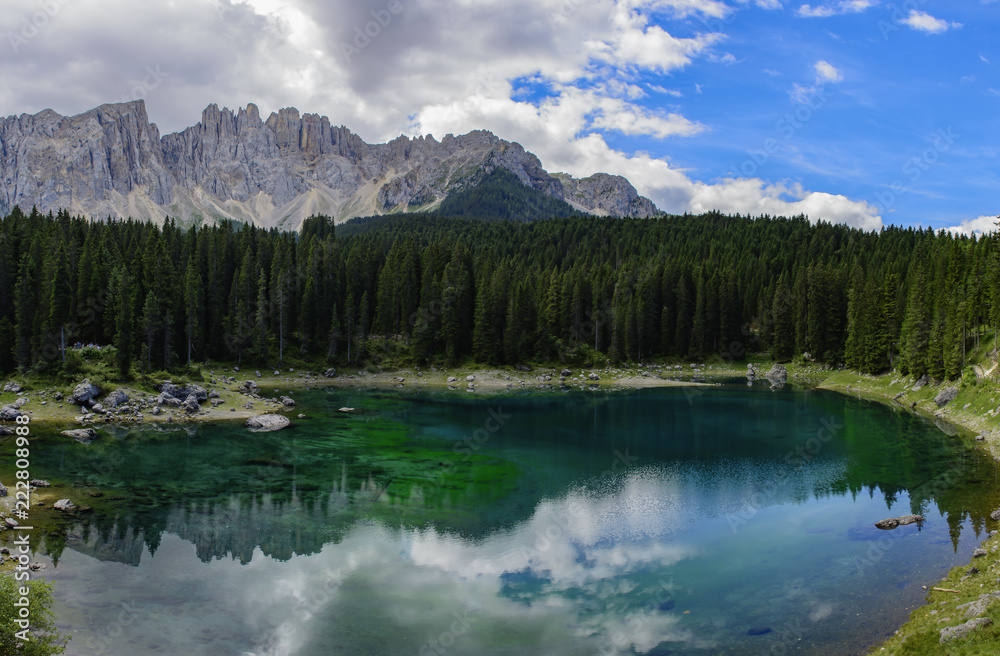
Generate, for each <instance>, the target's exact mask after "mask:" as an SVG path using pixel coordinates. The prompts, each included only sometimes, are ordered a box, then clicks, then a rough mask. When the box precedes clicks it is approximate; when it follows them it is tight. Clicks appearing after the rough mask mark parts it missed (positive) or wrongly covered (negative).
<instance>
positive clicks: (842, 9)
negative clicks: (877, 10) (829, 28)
mask: <svg viewBox="0 0 1000 656" xmlns="http://www.w3.org/2000/svg"><path fill="white" fill-rule="evenodd" d="M877 4H878V0H842V1H841V2H837V3H834V4H830V5H822V6H818V7H813V6H811V5H802V6H801V7H799V9H798V11H797V12H796V13H797V14H798V15H799V16H801V17H803V18H829V17H830V16H840V15H843V14H860V13H862V12H864V11H865V10H867V9H869V8H871V7H874V6H876V5H877Z"/></svg>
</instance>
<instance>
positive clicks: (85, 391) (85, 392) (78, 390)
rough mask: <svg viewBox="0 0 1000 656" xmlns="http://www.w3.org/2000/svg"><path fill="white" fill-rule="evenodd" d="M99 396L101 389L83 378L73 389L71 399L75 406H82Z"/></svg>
mask: <svg viewBox="0 0 1000 656" xmlns="http://www.w3.org/2000/svg"><path fill="white" fill-rule="evenodd" d="M100 395H101V388H100V387H98V386H97V385H94V384H93V383H91V382H90V379H89V378H84V379H83V382H82V383H80V384H79V385H77V386H76V387H75V388H74V389H73V398H74V399H76V401H77V404H84V403H86V402H87V401H91V400H93V399H94V398H96V397H98V396H100Z"/></svg>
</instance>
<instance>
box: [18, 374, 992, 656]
mask: <svg viewBox="0 0 1000 656" xmlns="http://www.w3.org/2000/svg"><path fill="white" fill-rule="evenodd" d="M295 397H296V399H297V401H298V407H297V409H296V411H297V412H303V413H305V414H306V415H308V418H306V419H301V420H293V426H292V427H291V428H289V429H287V430H285V431H281V432H277V433H250V432H248V431H247V430H246V429H245V428H243V426H242V424H240V423H234V424H231V425H227V424H216V425H202V426H197V427H190V428H177V429H141V430H130V431H126V430H124V429H118V430H107V431H102V436H101V438H100V439H99V440H98V441H96V442H95V443H93V444H91V445H89V446H84V445H80V444H77V443H75V442H72V441H70V442H68V443H67V441H66V439H65V438H60V437H57V436H51V437H49V436H46V437H42V438H40V439H39V441H38V442H36V443H35V445H34V446H33V456H34V459H33V462H32V466H33V468H34V470H35V471H34V472H33V473H34V474H35V475H37V476H39V477H43V478H45V477H47V478H50V479H52V480H54V481H61V482H64V483H65V484H67V485H72V486H77V487H79V488H81V490H82V491H79V492H76V494H78V495H80V496H82V497H83V498H84V499H85V500H86V499H90V502H89V505H91V506H92V510H90V511H88V512H82V513H79V514H78V515H77V516H76V517H75V518H74V519H72V520H69V521H68V522H67V524H66V525H65V526H64V527H62V528H60V529H59V530H53V531H51V532H50V534H49V535H48V536H46V537H45V540H44V548H43V549H42V552H43V553H41V554H40V555H39V560H41V561H43V562H46V563H47V564H48V568H47V569H46V570H44V572H43V574H44V575H45V577H46V578H49V579H51V580H53V581H55V582H56V586H57V587H56V598H57V605H56V609H55V610H56V613H57V615H58V618H59V624H60V626H62V627H63V629H64V630H66V631H69V632H70V633H72V635H73V640H72V642H71V643H70V647H69V649H68V650H67V653H68V654H80V655H83V654H112V655H122V656H125V655H128V656H137V655H144V654H171V655H174V654H192V655H205V656H209V655H211V656H220V655H229V654H232V655H234V656H248V655H251V654H252V655H255V656H292V655H295V656H320V655H323V656H327V655H342V654H343V655H349V654H350V655H354V654H357V655H373V656H377V655H381V654H386V655H388V654H393V655H397V654H415V655H419V656H423V655H426V654H437V655H440V656H443V655H444V654H455V655H460V654H462V655H464V654H487V655H488V654H539V655H541V654H545V655H554V654H566V655H577V654H580V655H582V654H587V655H601V654H652V655H663V654H699V655H700V654H706V655H707V654H785V653H795V654H823V655H831V654H856V653H863V652H864V650H865V649H866V648H867V647H869V646H871V645H872V644H875V643H877V642H879V641H880V640H881V639H883V638H884V637H885V636H887V635H889V634H891V633H892V632H893V631H894V630H895V629H896V628H898V626H899V625H901V624H902V623H903V622H904V621H905V620H906V617H907V616H908V614H909V611H910V610H911V609H912V608H914V607H916V606H918V605H920V604H921V603H923V600H924V598H925V596H926V592H925V591H924V590H922V589H921V586H922V585H932V584H934V583H936V582H937V580H939V579H940V577H941V576H942V575H943V574H944V573H945V572H946V571H947V570H948V569H949V568H950V567H952V566H954V565H957V564H964V563H967V562H969V559H970V557H971V552H972V550H973V549H974V548H975V547H976V546H978V544H979V542H981V541H982V539H984V537H985V531H986V530H987V524H988V523H989V520H988V519H987V517H988V513H989V512H990V511H991V510H993V509H995V508H996V507H998V505H1000V498H998V497H997V494H996V493H995V492H994V491H992V490H993V489H996V486H995V482H996V480H997V477H998V473H1000V471H998V467H997V465H996V463H995V462H994V461H992V460H990V459H988V458H986V457H984V456H982V455H980V454H979V453H978V452H977V451H976V450H975V449H974V447H973V446H972V445H971V443H970V441H969V440H968V438H967V437H966V438H963V437H960V436H949V435H948V434H946V433H945V432H943V431H942V430H940V429H939V428H938V427H936V426H934V425H933V424H930V423H929V422H927V421H925V420H922V419H920V418H917V417H915V416H913V415H910V414H908V413H906V412H902V411H896V410H893V409H890V408H887V407H885V406H881V405H877V404H872V403H867V402H863V401H858V400H856V399H852V398H849V397H846V396H842V395H838V394H834V393H828V392H822V391H810V390H801V389H798V390H796V389H788V388H786V389H783V390H779V391H771V390H770V389H768V388H767V387H766V386H763V387H752V388H748V387H747V386H746V384H745V383H744V384H740V385H735V384H734V385H727V386H721V387H711V388H702V389H700V390H698V391H697V392H692V391H691V390H684V389H676V388H672V389H650V390H638V391H633V392H613V393H609V392H584V391H573V392H566V393H559V392H553V393H549V394H545V395H538V394H532V395H527V394H524V395H521V394H509V395H498V396H485V395H479V394H468V393H461V394H457V393H448V394H443V393H439V394H425V395H418V394H403V393H400V394H390V393H387V392H384V391H383V392H374V391H367V392H360V391H350V390H343V389H330V390H312V391H305V390H303V391H298V392H296V393H295ZM343 406H350V407H354V408H357V409H358V412H356V413H354V414H344V413H338V412H336V410H337V408H340V407H343ZM910 513H916V514H921V515H924V516H925V517H926V522H925V523H924V524H923V525H922V526H917V525H911V526H906V527H900V528H899V529H896V530H894V531H879V530H878V529H876V528H875V527H874V523H875V522H876V521H878V520H880V519H883V518H885V517H891V516H899V515H904V514H910ZM45 554H47V555H45Z"/></svg>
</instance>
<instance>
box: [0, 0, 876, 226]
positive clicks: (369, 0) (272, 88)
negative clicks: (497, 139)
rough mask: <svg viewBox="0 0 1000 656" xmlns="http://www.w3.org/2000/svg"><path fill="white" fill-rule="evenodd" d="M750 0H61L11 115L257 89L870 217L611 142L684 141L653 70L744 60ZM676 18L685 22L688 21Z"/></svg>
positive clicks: (863, 210)
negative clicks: (741, 41) (732, 50)
mask: <svg viewBox="0 0 1000 656" xmlns="http://www.w3.org/2000/svg"><path fill="white" fill-rule="evenodd" d="M750 4H753V5H755V6H758V7H763V8H770V9H775V8H779V7H780V2H777V1H775V0H755V1H753V2H751V0H741V1H740V2H739V3H738V4H737V5H727V4H726V3H724V2H721V1H719V0H594V1H592V2H580V1H574V0H571V1H567V0H540V1H539V0H480V1H478V2H475V3H471V2H456V1H455V0H421V1H420V2H416V1H415V0H242V1H241V0H174V1H173V2H170V3H153V4H148V5H143V8H142V10H141V11H140V10H136V9H135V7H134V5H133V4H132V3H130V2H128V1H127V0H100V1H98V0H74V2H72V3H59V4H58V5H56V4H55V3H53V6H57V7H58V10H57V11H56V12H55V13H54V14H52V15H51V16H45V17H44V21H43V22H44V24H42V25H40V26H38V27H37V28H34V27H33V28H31V29H30V30H28V32H30V34H27V35H26V36H24V37H19V38H21V39H23V43H22V42H18V43H17V44H16V45H17V48H16V51H15V52H14V53H13V56H5V57H3V58H0V91H2V93H0V114H15V113H21V112H37V111H40V110H42V109H45V108H52V109H54V110H56V111H58V112H60V113H63V114H76V113H79V112H82V111H86V110H87V109H90V108H91V107H94V106H97V105H99V104H102V103H105V102H113V101H121V100H131V99H135V98H138V97H142V98H145V99H146V101H147V103H146V105H147V109H148V111H149V113H150V117H151V119H152V120H154V121H156V122H157V123H158V125H159V127H160V129H161V132H163V133H166V132H171V131H176V130H180V129H183V128H184V127H187V126H188V125H191V124H192V123H194V122H195V121H196V120H197V118H198V117H199V116H200V113H201V110H202V109H203V108H204V107H206V106H207V105H209V104H211V103H218V104H219V105H225V106H229V107H238V106H245V105H246V104H247V103H248V102H254V103H256V104H257V105H258V106H259V107H260V108H261V110H262V111H263V112H264V113H265V115H266V113H267V112H268V111H274V110H277V109H280V108H282V107H287V106H295V107H298V108H299V109H300V110H302V111H307V112H316V113H321V114H325V115H327V116H329V117H330V118H331V120H332V121H333V122H334V123H335V124H343V125H346V126H348V127H349V128H350V129H352V130H353V131H355V132H357V133H358V134H359V135H360V136H361V137H362V138H364V139H366V140H367V141H370V142H373V141H387V140H390V139H392V138H394V137H396V136H398V135H400V134H408V135H420V134H427V133H432V134H434V135H435V136H437V137H439V138H440V137H442V136H444V135H445V134H448V133H453V134H458V133H462V132H466V131H469V130H473V129H488V130H491V131H493V132H494V133H496V134H497V135H499V136H501V137H502V138H505V139H509V140H513V141H518V142H520V143H521V144H522V145H523V146H524V147H525V148H527V149H528V150H530V151H532V152H534V153H536V154H537V155H538V156H539V157H540V158H541V160H542V162H543V164H544V165H545V166H546V168H548V169H549V170H563V171H567V172H569V173H573V174H574V175H581V176H585V175H590V174H593V173H595V172H598V171H604V172H608V173H615V174H620V175H624V176H626V177H628V178H629V179H630V180H631V181H632V183H633V184H634V185H635V186H636V187H637V188H638V190H639V191H640V193H642V194H644V195H647V196H649V197H650V198H652V199H653V200H654V202H656V203H657V204H658V205H659V206H660V207H661V208H662V209H664V210H666V211H669V212H684V211H699V210H700V209H702V208H704V209H714V208H718V209H723V210H727V211H739V212H747V211H757V208H768V209H767V210H765V211H769V212H771V213H779V212H780V213H788V212H792V213H796V212H798V211H805V210H806V208H807V207H808V208H809V210H810V211H809V214H810V216H811V217H812V218H814V219H816V218H820V216H822V218H825V219H829V220H846V221H848V222H852V223H854V224H855V225H872V222H873V216H872V215H871V214H870V212H869V211H868V208H867V207H865V206H864V205H863V204H860V205H859V204H858V203H855V202H853V201H850V200H848V199H846V198H843V197H841V196H833V195H823V194H815V195H813V194H812V193H811V192H801V193H798V192H795V193H791V194H789V192H788V191H787V190H784V189H783V188H781V187H780V186H779V187H776V186H774V185H772V184H770V183H767V182H765V181H761V180H744V181H739V180H732V181H697V180H693V179H692V178H690V177H688V175H687V173H686V172H684V171H682V170H680V169H678V168H675V167H674V166H673V165H672V164H670V163H669V162H668V161H666V160H664V159H657V158H655V157H651V156H649V155H647V154H644V153H642V152H625V151H622V150H617V149H615V148H612V147H611V146H609V141H610V139H606V137H607V136H609V135H616V134H617V135H624V136H627V137H630V138H634V139H642V138H646V139H653V140H668V139H679V138H685V137H689V136H692V135H696V134H699V133H701V132H704V131H706V130H710V129H712V126H707V125H703V124H701V123H699V122H698V121H694V120H691V119H690V118H688V117H686V116H685V115H684V110H683V107H680V106H670V105H669V104H660V105H650V104H649V103H648V102H647V103H643V102H641V100H642V98H643V97H645V96H646V95H647V91H646V89H649V90H651V91H656V90H657V86H658V85H655V84H654V85H653V86H648V85H645V84H644V82H648V81H651V80H655V79H656V78H657V77H662V76H665V75H670V74H673V73H676V72H677V71H679V70H681V69H684V68H686V67H688V66H690V65H691V64H692V63H693V62H695V61H697V60H702V61H705V62H718V63H726V62H732V61H733V60H734V58H733V57H732V55H728V54H727V53H723V52H719V51H718V50H716V48H717V47H718V46H719V45H720V44H722V43H724V42H725V39H726V37H725V35H724V34H723V33H721V31H722V30H723V29H724V26H725V25H726V24H727V23H726V21H725V20H717V19H720V18H728V17H729V16H730V15H731V14H732V12H734V11H737V10H738V9H739V5H750ZM855 4H856V3H855ZM838 6H839V5H838ZM38 8H39V5H38V4H37V3H36V2H35V0H11V1H10V2H9V3H8V4H7V5H5V11H4V12H3V14H2V15H0V34H8V35H11V34H13V35H20V34H21V32H22V30H24V29H25V28H24V26H25V25H28V26H29V27H30V26H31V21H32V17H33V16H34V15H35V14H36V13H37V12H38V11H39V9H38ZM692 18H695V19H704V20H691V19H692ZM672 19H682V20H683V22H682V23H678V25H683V26H684V27H683V28H679V29H684V30H686V31H685V32H684V33H683V34H682V33H680V32H678V33H675V31H674V30H673V28H672V25H673V23H671V22H670V21H671V20H672ZM707 19H712V20H707ZM699 25H700V26H701V29H700V31H699V29H698V26H699ZM692 26H694V29H693V30H692ZM11 47H12V48H13V45H12V46H11ZM151 70H152V71H156V72H157V75H156V76H151V75H150V71H151ZM816 75H817V83H816V84H817V85H818V84H820V83H822V82H824V81H825V82H834V81H838V80H839V78H840V77H841V76H840V72H839V71H837V69H836V68H834V67H833V66H832V65H830V64H828V63H826V62H819V63H817V65H816ZM524 79H531V80H534V81H536V82H537V83H538V84H539V86H540V87H541V88H544V89H546V92H545V93H543V94H541V96H531V95H528V96H524V95H519V94H517V93H516V92H515V91H516V90H515V88H514V84H513V83H514V82H515V81H517V80H524ZM659 88H664V87H659ZM666 92H667V93H669V94H674V97H675V98H678V97H679V95H680V94H679V92H674V91H666ZM698 92H700V87H699V86H698V85H697V84H695V87H694V93H695V94H697V93H698ZM675 102H680V100H676V101H675ZM779 189H780V191H778V190H779ZM709 200H711V201H712V202H714V203H716V204H715V205H714V206H710V205H708V204H707V203H708V201H709ZM817 212H821V214H818V213H817Z"/></svg>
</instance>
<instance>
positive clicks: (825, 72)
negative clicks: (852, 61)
mask: <svg viewBox="0 0 1000 656" xmlns="http://www.w3.org/2000/svg"><path fill="white" fill-rule="evenodd" d="M813 69H814V70H815V71H816V80H815V82H814V83H813V84H812V86H808V87H807V86H802V85H801V84H798V83H796V84H793V85H792V88H791V90H790V91H789V92H788V93H789V95H790V96H791V97H792V100H794V101H795V102H797V103H803V104H805V103H810V102H812V101H813V99H814V98H816V97H817V96H822V90H823V86H824V85H826V84H838V83H840V82H843V80H844V75H843V73H841V72H840V71H839V70H837V68H836V67H835V66H834V65H833V64H831V63H830V62H828V61H826V60H823V59H821V60H819V61H818V62H816V63H815V64H813Z"/></svg>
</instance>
